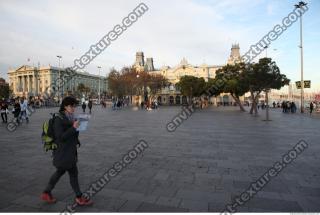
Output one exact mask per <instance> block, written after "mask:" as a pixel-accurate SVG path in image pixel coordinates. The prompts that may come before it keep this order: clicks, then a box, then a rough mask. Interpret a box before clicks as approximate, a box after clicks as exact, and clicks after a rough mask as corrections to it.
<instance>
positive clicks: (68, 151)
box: [41, 97, 92, 205]
mask: <svg viewBox="0 0 320 215" xmlns="http://www.w3.org/2000/svg"><path fill="white" fill-rule="evenodd" d="M76 103H77V101H76V99H75V98H73V97H66V98H64V99H63V101H62V103H61V106H60V110H59V114H58V116H55V118H54V122H53V133H54V140H55V143H56V144H57V145H58V148H57V149H56V150H54V151H53V165H54V166H55V167H56V171H55V173H54V174H53V175H52V176H51V178H50V180H49V183H48V185H47V187H46V188H45V190H44V191H43V193H42V194H41V199H42V200H43V201H46V202H48V203H55V202H56V199H55V198H54V197H53V196H52V193H51V191H52V190H53V188H54V187H55V185H56V184H57V182H58V181H59V179H60V177H61V176H62V175H63V174H64V173H65V172H68V173H69V177H70V184H71V187H72V189H73V191H74V193H75V196H76V198H75V201H76V203H77V204H78V205H91V204H92V201H91V200H90V199H86V198H85V197H84V196H83V195H82V192H81V191H80V186H79V182H78V168H77V160H78V158H77V157H78V156H77V145H80V142H79V139H78V136H79V132H78V131H77V128H79V121H77V120H75V119H74V116H73V113H74V111H75V108H76Z"/></svg>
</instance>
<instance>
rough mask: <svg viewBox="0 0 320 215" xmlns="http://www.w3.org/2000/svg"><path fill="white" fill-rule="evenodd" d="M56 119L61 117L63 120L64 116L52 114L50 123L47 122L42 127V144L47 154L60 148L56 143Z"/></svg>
mask: <svg viewBox="0 0 320 215" xmlns="http://www.w3.org/2000/svg"><path fill="white" fill-rule="evenodd" d="M56 117H59V118H60V119H63V117H62V115H61V114H60V113H54V114H52V113H51V118H50V119H49V120H48V121H45V122H44V123H43V125H42V134H41V139H42V144H43V148H44V150H45V151H46V152H47V151H49V150H52V151H53V150H56V149H57V148H58V145H57V144H55V143H54V129H53V124H54V120H55V118H56Z"/></svg>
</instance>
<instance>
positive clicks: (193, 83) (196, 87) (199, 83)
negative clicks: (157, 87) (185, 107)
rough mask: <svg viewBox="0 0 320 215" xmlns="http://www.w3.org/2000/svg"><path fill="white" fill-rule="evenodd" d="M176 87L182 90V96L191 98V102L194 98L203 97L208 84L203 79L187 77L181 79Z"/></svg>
mask: <svg viewBox="0 0 320 215" xmlns="http://www.w3.org/2000/svg"><path fill="white" fill-rule="evenodd" d="M176 87H177V88H179V89H180V91H181V94H182V95H184V96H187V97H189V101H191V100H192V98H193V97H199V96H201V95H203V94H202V93H203V91H204V90H205V88H206V82H205V80H204V79H203V78H197V77H194V76H189V75H186V76H183V77H181V78H180V81H179V82H178V83H177V84H176Z"/></svg>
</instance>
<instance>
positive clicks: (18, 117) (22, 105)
mask: <svg viewBox="0 0 320 215" xmlns="http://www.w3.org/2000/svg"><path fill="white" fill-rule="evenodd" d="M29 105H30V104H29V102H28V100H27V99H26V98H25V97H22V98H17V99H15V101H14V105H13V109H12V114H13V117H14V122H15V123H17V124H20V123H21V122H23V120H24V119H25V120H26V122H27V123H29V114H30V113H29ZM0 107H1V119H2V123H8V114H9V113H10V111H9V105H8V103H7V102H6V101H5V100H2V101H1V105H0Z"/></svg>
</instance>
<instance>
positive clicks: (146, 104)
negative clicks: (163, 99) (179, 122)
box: [140, 101, 159, 110]
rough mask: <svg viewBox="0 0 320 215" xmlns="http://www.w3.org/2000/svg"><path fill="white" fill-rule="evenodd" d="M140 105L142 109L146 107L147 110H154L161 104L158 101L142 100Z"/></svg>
mask: <svg viewBox="0 0 320 215" xmlns="http://www.w3.org/2000/svg"><path fill="white" fill-rule="evenodd" d="M140 107H141V110H143V109H145V110H153V109H158V107H159V104H158V102H157V101H153V102H150V101H146V102H144V101H142V102H141V103H140Z"/></svg>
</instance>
